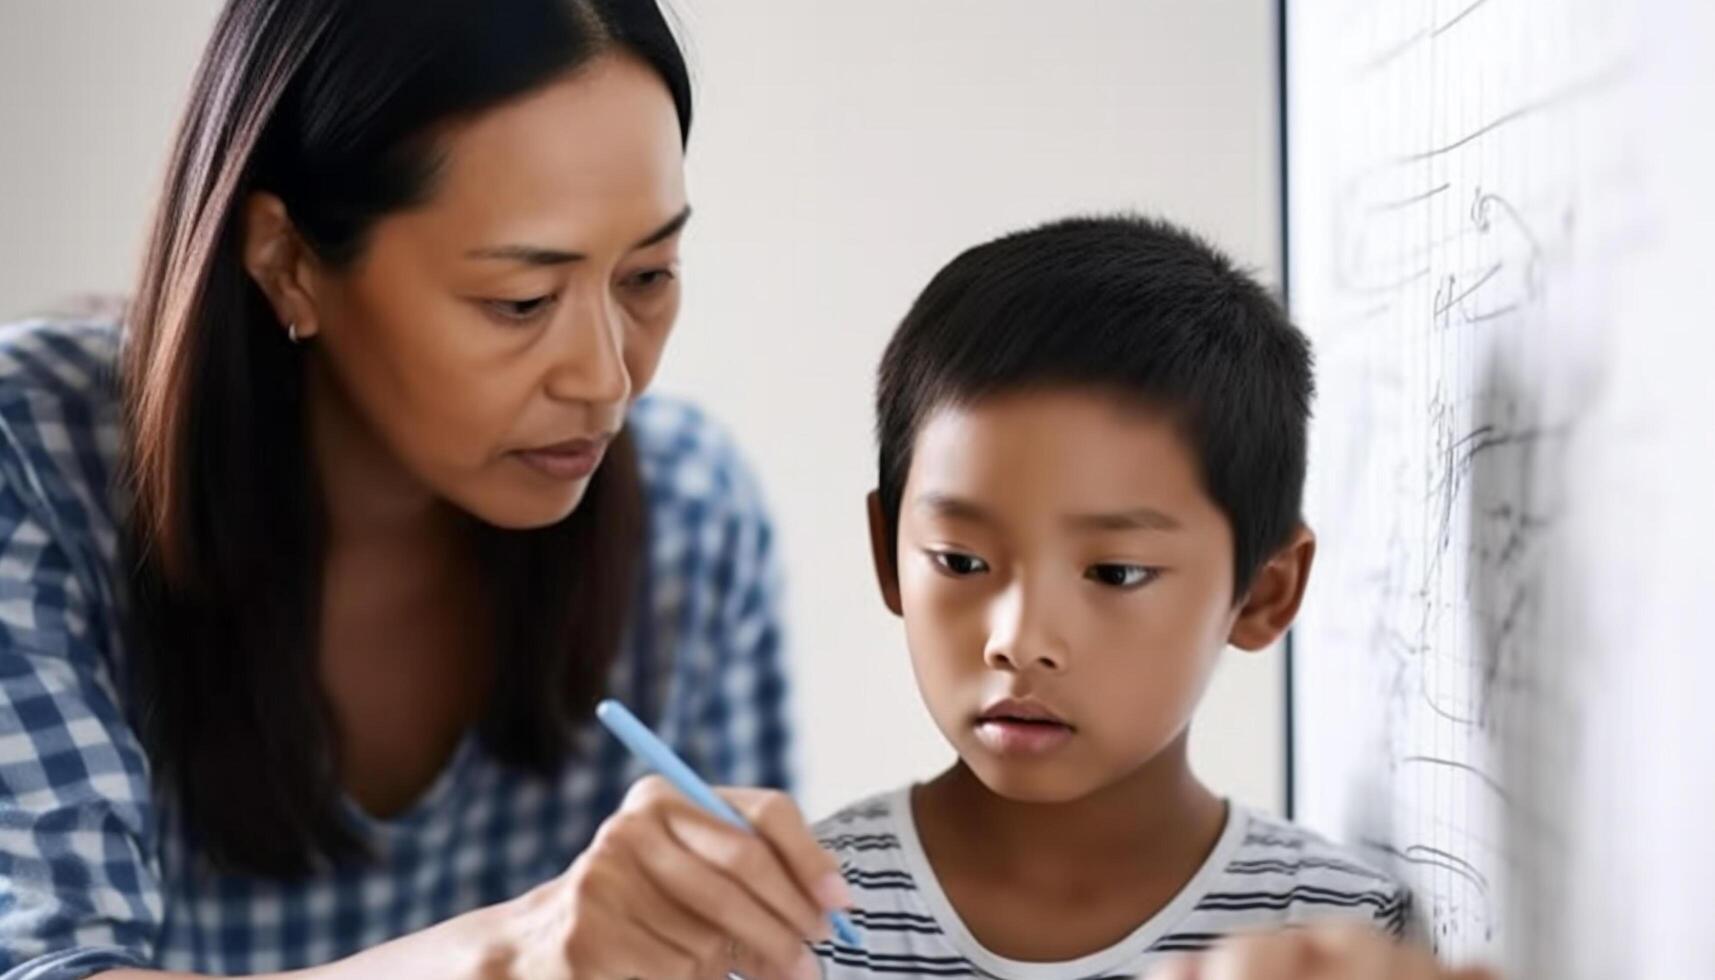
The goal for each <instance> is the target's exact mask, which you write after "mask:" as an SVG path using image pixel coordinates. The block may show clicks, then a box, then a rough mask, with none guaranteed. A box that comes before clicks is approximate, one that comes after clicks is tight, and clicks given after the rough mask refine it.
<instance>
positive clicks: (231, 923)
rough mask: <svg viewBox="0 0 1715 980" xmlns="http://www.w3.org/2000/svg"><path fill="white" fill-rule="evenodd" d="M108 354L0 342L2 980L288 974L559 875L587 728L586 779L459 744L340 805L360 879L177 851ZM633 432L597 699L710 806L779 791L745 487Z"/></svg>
mask: <svg viewBox="0 0 1715 980" xmlns="http://www.w3.org/2000/svg"><path fill="white" fill-rule="evenodd" d="M117 353H118V337H117V332H116V331H115V330H114V329H113V328H112V327H111V326H110V325H104V324H99V323H82V324H68V323H48V322H31V323H24V324H19V325H14V326H10V327H5V328H0V980H25V978H28V980H72V978H77V977H86V976H89V975H90V974H93V973H98V972H101V971H103V970H108V969H113V968H118V967H157V968H163V969H174V970H186V971H193V972H198V973H211V974H251V973H261V972H268V971H275V970H285V969H293V968H297V967H304V966H311V965H315V964H319V963H325V962H328V961H330V960H335V959H338V958H340V957H342V956H345V955H348V954H350V953H353V952H355V951H357V950H361V949H364V948H367V947H370V946H373V945H375V944H377V943H380V942H383V941H384V940H387V939H390V938H393V937H396V936H400V935H403V934H406V933H410V932H414V931H417V930H420V929H423V928H424V927H426V926H429V925H432V924H433V923H436V922H439V921H441V920H443V919H446V918H448V917H450V916H453V915H455V914H457V913H460V912H464V911H466V910H469V909H473V908H477V907H479V906H482V905H488V904H492V903H495V902H498V901H501V900H504V899H507V898H510V897H513V896H516V895H519V894H521V893H523V892H525V891H527V890H529V889H530V888H531V887H532V886H534V885H537V884H539V883H541V882H543V881H545V880H547V879H549V878H551V877H553V876H554V875H556V874H558V873H560V872H561V871H562V870H564V869H565V868H566V867H567V865H569V864H570V863H571V861H572V859H573V858H574V857H575V856H576V855H577V854H578V852H579V851H580V850H582V849H583V848H584V846H585V845H586V844H587V843H588V841H589V840H590V837H591V836H592V834H593V833H594V831H595V829H596V826H597V824H599V823H600V822H601V821H602V819H603V818H604V817H606V816H607V815H608V814H609V813H610V812H612V811H613V810H614V808H615V807H616V806H617V804H618V802H619V800H620V798H621V796H622V795H623V794H624V791H625V789H626V787H627V785H628V784H629V783H630V782H631V781H632V780H633V779H634V778H636V776H638V775H639V771H638V769H637V767H636V766H635V765H634V764H633V763H632V762H631V760H630V759H629V758H628V757H627V755H626V753H625V752H624V750H623V749H621V748H620V747H618V746H617V745H616V744H615V743H614V742H613V741H612V740H611V739H608V738H604V737H602V735H601V734H600V733H599V731H598V730H597V729H595V728H594V727H589V726H586V728H585V729H584V730H583V731H582V732H581V733H580V735H579V736H578V737H579V738H580V740H581V751H580V752H579V753H577V755H578V757H579V758H582V759H584V760H588V761H585V762H582V763H576V762H574V763H572V764H570V765H568V766H567V767H566V769H565V771H563V772H562V773H560V774H559V775H558V776H557V777H556V778H553V779H551V780H545V779H541V778H536V777H531V776H528V775H525V774H522V773H519V772H517V771H514V770H509V769H507V768H505V767H503V766H502V765H500V764H498V763H497V762H496V761H495V760H493V759H492V758H490V757H488V756H487V755H486V754H485V753H484V751H483V749H482V747H481V745H480V744H479V743H478V742H477V741H476V740H475V739H474V738H471V737H467V738H466V740H465V742H464V743H463V745H462V746H461V747H460V748H459V749H458V750H457V751H456V753H455V754H454V756H453V758H452V761H451V762H450V763H449V764H448V765H447V767H446V769H445V771H444V772H443V773H441V775H440V777H439V778H438V779H437V780H436V781H435V783H434V784H433V785H432V786H431V787H430V788H429V789H428V790H427V792H426V793H425V794H424V796H423V797H422V799H421V800H419V801H418V802H417V803H416V804H415V805H414V806H413V807H411V808H410V809H409V810H408V811H407V812H405V813H404V814H402V815H400V816H397V817H394V818H392V819H388V820H377V819H374V818H372V817H369V816H368V815H366V814H365V813H363V812H362V811H360V810H359V809H358V808H357V807H356V805H355V804H351V803H349V802H348V803H347V805H346V807H347V810H348V811H349V818H350V819H351V820H352V821H353V822H354V823H355V824H356V825H357V826H358V827H359V828H360V829H361V830H362V831H364V832H365V833H366V834H367V836H368V838H369V839H370V840H371V841H372V842H373V844H374V849H375V852H376V855H377V856H376V859H375V861H374V862H373V863H371V864H367V865H364V866H361V867H352V868H348V869H345V870H341V871H338V872H334V873H329V874H326V875H323V876H320V877H316V878H312V879H310V880H307V881H302V882H294V883H282V882H277V881H272V880H266V879H258V878H252V877H244V876H237V875H231V874H222V873H218V872H216V871H214V870H213V869H212V868H211V867H210V866H209V865H208V863H207V862H206V861H205V860H203V858H202V857H201V856H200V855H199V854H198V853H197V852H196V851H195V850H194V849H193V848H192V847H191V846H190V845H189V844H188V843H187V839H186V836H185V835H184V833H183V832H182V830H181V827H180V823H181V821H180V820H179V818H178V816H177V815H176V813H175V810H176V807H175V806H174V805H173V803H172V801H171V800H170V799H165V798H163V797H162V796H160V795H159V794H158V793H156V792H155V791H154V789H153V787H152V786H151V782H150V767H149V759H148V758H147V757H146V756H145V755H144V753H143V750H142V747H141V745H140V743H139V741H138V738H137V735H136V733H135V732H134V731H133V730H132V729H131V728H130V727H129V725H128V724H127V722H126V718H127V712H126V704H125V694H124V692H123V688H122V685H121V684H120V683H118V681H117V678H118V677H119V676H120V674H121V672H122V670H123V664H124V657H125V648H124V645H123V644H122V643H121V642H120V638H119V627H120V623H119V619H120V616H119V609H120V602H121V600H122V597H123V595H124V591H123V583H122V582H121V577H122V575H123V569H122V568H121V567H120V565H119V563H118V558H117V549H116V544H117V528H116V524H115V518H114V515H115V511H116V507H117V506H120V505H121V502H120V501H118V500H116V499H115V496H114V491H113V489H112V487H113V483H112V476H113V474H114V465H115V459H116V455H117V453H118V451H119V448H120V433H119V405H118V401H117V397H116V388H115V385H114V367H115V357H116V355H117ZM211 410H214V411H218V410H219V409H218V408H215V409H211ZM630 426H631V431H632V433H633V434H634V436H635V438H636V440H637V445H638V454H639V457H640V460H641V465H642V470H643V478H644V485H645V487H646V488H647V494H648V502H649V507H648V514H649V521H650V534H649V540H648V544H647V549H648V560H647V562H646V563H645V574H644V576H643V585H642V587H641V589H640V592H639V595H638V598H637V605H636V608H635V609H634V611H633V616H632V626H631V629H630V637H629V640H628V642H627V645H626V648H625V649H624V651H623V652H622V653H621V655H620V657H619V659H618V661H617V663H616V665H615V667H614V671H613V675H612V678H611V684H610V690H611V691H612V692H613V693H614V694H615V695H616V696H618V697H620V698H623V699H624V700H626V701H627V702H628V703H630V704H631V705H632V706H633V707H635V708H638V709H639V710H640V713H642V714H644V715H645V717H646V719H648V720H650V721H651V722H652V724H654V725H655V727H656V728H657V730H658V731H660V732H661V733H662V735H663V737H664V738H666V739H667V740H668V741H669V742H670V743H672V744H673V745H674V746H675V747H676V748H678V749H679V750H680V751H681V752H682V753H683V754H684V755H685V757H686V758H687V759H688V760H689V761H690V762H691V764H692V765H693V766H696V767H697V768H698V769H699V770H701V771H702V772H703V773H704V774H705V775H707V776H709V777H710V778H711V779H712V780H713V781H715V782H719V783H732V784H750V785H762V786H777V787H778V786H783V785H784V784H785V783H786V780H787V776H788V772H787V754H788V730H787V717H786V705H785V694H786V691H785V678H784V676H783V674H782V663H781V649H780V646H781V635H780V629H779V625H778V619H777V606H778V603H777V591H778V590H777V577H776V574H775V565H774V560H773V558H774V555H773V549H774V545H773V542H772V540H771V535H770V528H769V523H768V520H767V518H766V516H765V515H764V513H763V510H762V507H761V505H760V503H759V499H758V494H757V492H756V487H755V485H754V484H753V482H752V480H751V478H750V476H749V474H748V473H747V472H746V471H745V469H744V467H743V465H742V464H741V462H740V461H739V459H738V457H737V454H736V453H735V452H734V449H733V447H732V445H731V444H730V443H729V442H728V441H727V440H726V439H725V438H724V437H723V436H722V435H721V434H720V433H719V432H718V431H717V430H716V429H715V428H714V427H713V426H711V424H710V423H709V422H708V421H707V420H705V419H704V418H703V416H701V415H700V414H698V413H697V412H696V411H694V410H693V409H691V408H689V407H688V406H686V405H683V404H680V403H677V402H671V401H666V400H662V399H658V398H649V399H644V400H643V401H641V402H640V403H639V404H638V405H637V407H636V408H635V409H634V410H633V412H632V415H631V421H630Z"/></svg>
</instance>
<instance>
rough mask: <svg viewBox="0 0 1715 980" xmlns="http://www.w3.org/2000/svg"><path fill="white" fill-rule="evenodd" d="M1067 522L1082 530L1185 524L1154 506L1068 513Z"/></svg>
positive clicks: (1156, 528) (1172, 527)
mask: <svg viewBox="0 0 1715 980" xmlns="http://www.w3.org/2000/svg"><path fill="white" fill-rule="evenodd" d="M1065 521H1066V523H1067V524H1068V525H1069V526H1071V527H1073V528H1074V529H1077V530H1080V531H1177V530H1179V529H1180V528H1182V527H1184V526H1185V525H1183V524H1181V523H1179V519H1178V518H1176V517H1174V516H1173V515H1172V514H1169V513H1167V512H1165V511H1159V510H1156V509H1155V508H1154V507H1135V508H1133V509H1131V510H1120V511H1114V512H1113V513H1109V514H1068V515H1067V516H1066V518H1065Z"/></svg>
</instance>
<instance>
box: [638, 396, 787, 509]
mask: <svg viewBox="0 0 1715 980" xmlns="http://www.w3.org/2000/svg"><path fill="white" fill-rule="evenodd" d="M628 424H629V427H630V431H631V433H632V438H633V439H634V440H635V442H636V445H637V459H638V466H639V469H640V470H641V471H642V476H643V485H644V488H645V490H646V491H647V493H648V495H649V502H650V506H651V509H652V510H654V511H656V512H657V513H659V512H660V511H662V510H669V511H673V512H676V513H683V512H689V514H690V515H691V516H693V517H696V516H701V517H713V516H716V515H720V514H726V515H731V514H734V513H740V514H756V515H760V514H761V512H762V509H763V507H762V501H761V495H760V493H759V491H758V489H757V483H756V479H755V476H754V475H753V473H752V472H751V469H750V465H749V463H748V462H747V461H746V460H745V458H744V454H743V453H742V452H741V451H740V449H739V448H738V445H737V443H735V442H734V441H733V439H732V437H731V436H730V435H729V434H728V433H727V430H726V429H725V427H723V426H722V425H721V424H720V423H718V422H716V421H715V420H714V419H713V418H711V417H710V416H709V414H708V413H707V412H705V411H704V410H702V409H701V408H699V407H698V406H696V405H695V404H693V403H691V402H689V401H685V400H683V399H679V398H674V397H670V396H665V395H648V396H645V397H643V398H640V399H638V401H637V403H636V404H635V405H633V406H632V409H631V413H630V418H629V422H628Z"/></svg>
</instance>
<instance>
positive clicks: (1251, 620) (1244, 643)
mask: <svg viewBox="0 0 1715 980" xmlns="http://www.w3.org/2000/svg"><path fill="white" fill-rule="evenodd" d="M1315 559H1316V535H1315V533H1314V532H1312V531H1311V530H1310V529H1309V528H1308V527H1305V526H1304V525H1303V524H1300V525H1298V529H1297V530H1296V531H1294V532H1293V533H1292V537H1291V539H1290V540H1288V541H1287V542H1286V545H1285V546H1284V547H1282V548H1281V549H1280V550H1279V551H1276V552H1275V553H1274V557H1272V558H1270V559H1269V560H1268V561H1267V562H1265V563H1264V564H1263V566H1262V568H1261V569H1259V570H1258V571H1257V573H1256V577H1255V578H1254V579H1252V581H1251V587H1250V591H1249V592H1247V593H1245V598H1244V602H1243V604H1242V605H1241V606H1240V608H1239V617H1238V619H1237V620H1236V621H1234V623H1233V630H1232V633H1231V634H1230V635H1229V636H1228V637H1227V642H1228V643H1231V644H1232V645H1233V646H1236V647H1238V648H1239V649H1241V650H1250V651H1252V652H1255V651H1257V650H1264V649H1267V648H1268V647H1269V646H1272V645H1273V644H1274V642H1275V641H1276V640H1278V639H1280V637H1281V635H1282V634H1284V633H1285V632H1286V629H1287V627H1289V626H1291V625H1292V621H1293V619H1295V618H1296V617H1297V616H1298V607H1299V605H1300V604H1301V603H1302V602H1303V601H1304V587H1305V586H1306V585H1308V584H1309V583H1310V566H1311V564H1312V563H1313V562H1314V561H1315Z"/></svg>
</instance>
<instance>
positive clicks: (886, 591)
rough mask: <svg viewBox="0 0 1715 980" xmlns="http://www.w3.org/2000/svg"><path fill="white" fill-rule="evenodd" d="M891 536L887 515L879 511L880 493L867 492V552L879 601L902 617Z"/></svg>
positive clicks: (874, 491)
mask: <svg viewBox="0 0 1715 980" xmlns="http://www.w3.org/2000/svg"><path fill="white" fill-rule="evenodd" d="M893 549H894V541H893V534H892V533H891V531H890V530H889V528H888V526H887V515H885V514H883V513H882V511H881V492H880V491H879V490H871V491H870V492H869V551H870V556H871V557H873V558H874V559H875V581H876V583H877V584H878V585H880V586H881V601H882V602H885V603H887V608H888V611H889V612H891V613H893V614H894V615H895V616H903V615H904V614H905V613H904V606H903V605H901V604H900V601H899V562H898V561H897V560H895V558H894V550H893Z"/></svg>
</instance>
